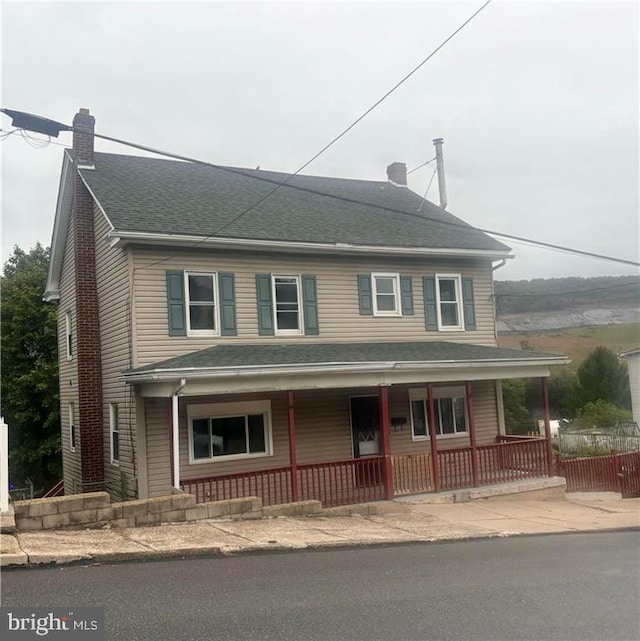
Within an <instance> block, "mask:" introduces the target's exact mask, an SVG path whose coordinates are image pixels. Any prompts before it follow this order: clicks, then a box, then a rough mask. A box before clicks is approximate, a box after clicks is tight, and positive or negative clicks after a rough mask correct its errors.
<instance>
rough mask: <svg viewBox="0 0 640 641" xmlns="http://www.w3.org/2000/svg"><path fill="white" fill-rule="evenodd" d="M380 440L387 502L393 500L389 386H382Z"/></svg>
mask: <svg viewBox="0 0 640 641" xmlns="http://www.w3.org/2000/svg"><path fill="white" fill-rule="evenodd" d="M380 438H381V441H382V456H383V457H384V461H383V463H384V490H385V496H386V498H387V500H389V501H390V500H391V499H393V466H392V464H391V430H390V428H389V386H388V385H381V386H380Z"/></svg>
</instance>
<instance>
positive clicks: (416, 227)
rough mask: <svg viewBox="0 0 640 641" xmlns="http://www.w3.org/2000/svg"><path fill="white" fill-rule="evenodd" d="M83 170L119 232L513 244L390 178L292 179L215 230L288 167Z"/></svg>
mask: <svg viewBox="0 0 640 641" xmlns="http://www.w3.org/2000/svg"><path fill="white" fill-rule="evenodd" d="M80 173H81V174H82V177H83V178H84V179H85V181H86V182H87V184H88V185H89V187H90V188H91V191H92V192H93V194H94V195H95V197H96V198H97V200H98V201H99V203H100V204H101V206H102V207H103V209H104V211H105V212H106V214H107V216H108V217H109V219H110V220H111V222H112V224H113V225H114V227H115V229H116V230H117V231H120V232H124V231H128V232H147V233H151V232H153V233H165V234H187V235H196V236H218V237H226V238H242V239H254V240H271V241H289V242H311V243H332V244H333V243H350V244H355V245H374V246H397V247H424V248H439V249H451V248H455V249H471V250H489V251H498V252H503V251H507V250H508V249H509V248H508V247H506V246H505V245H503V244H502V243H500V242H498V241H497V240H494V239H493V238H491V237H490V236H487V235H486V234H484V233H482V232H480V231H478V230H476V229H475V228H473V227H471V226H470V225H468V224H467V223H465V222H463V221H462V220H460V219H459V218H457V217H455V216H453V215H452V214H450V213H448V212H446V211H444V210H443V209H440V208H439V207H437V206H436V205H434V204H433V203H430V202H429V201H423V199H422V198H421V197H420V196H419V195H418V194H416V193H414V192H412V191H411V190H409V189H407V188H404V187H397V186H395V185H393V184H391V183H388V182H381V181H371V180H349V179H343V178H326V177H318V176H302V175H299V176H294V177H293V178H291V180H290V182H289V183H287V184H286V185H285V186H283V187H281V188H280V189H278V191H276V192H275V193H274V194H273V195H272V196H270V197H269V198H267V199H266V200H265V201H264V202H263V203H261V204H260V205H258V206H257V207H255V208H254V209H252V210H251V211H250V212H248V213H247V214H246V215H244V216H242V217H241V218H240V219H239V220H238V221H237V222H234V223H232V224H230V225H229V226H228V227H225V228H224V229H223V230H222V231H220V232H218V230H220V228H221V227H222V226H223V225H225V224H227V223H229V222H230V221H231V220H233V218H234V217H236V216H238V215H239V214H241V213H242V212H243V211H245V210H246V209H248V208H249V207H251V206H252V205H254V204H255V203H256V202H257V201H258V200H260V198H262V197H264V196H265V195H266V194H268V193H269V192H270V191H271V190H273V188H274V186H275V185H277V184H280V183H282V182H283V181H284V180H285V179H286V178H288V177H289V174H283V173H277V172H272V171H262V170H249V169H237V168H226V170H225V169H217V168H212V167H207V166H202V165H197V164H191V163H186V162H179V161H174V160H158V159H154V158H141V157H136V156H122V155H116V154H104V153H96V154H95V169H93V170H90V169H81V170H80ZM257 178H258V179H257ZM312 192H322V194H327V195H319V194H317V193H312ZM350 201H358V203H355V202H350ZM360 202H362V203H365V204H359V203H360ZM421 205H422V209H421V211H420V212H419V213H418V209H419V208H420V207H421ZM380 207H382V208H387V209H386V210H385V209H380ZM389 210H398V211H389ZM399 212H406V213H399ZM407 214H410V215H407Z"/></svg>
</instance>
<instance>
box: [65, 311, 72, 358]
mask: <svg viewBox="0 0 640 641" xmlns="http://www.w3.org/2000/svg"><path fill="white" fill-rule="evenodd" d="M64 330H65V340H66V346H67V360H68V361H70V360H72V359H73V335H72V333H71V314H70V313H69V312H66V313H65V315H64Z"/></svg>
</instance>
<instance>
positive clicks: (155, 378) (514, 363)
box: [124, 356, 571, 384]
mask: <svg viewBox="0 0 640 641" xmlns="http://www.w3.org/2000/svg"><path fill="white" fill-rule="evenodd" d="M570 362H571V359H569V358H568V357H567V356H547V357H541V358H526V359H513V360H496V359H480V360H474V361H383V362H369V363H357V364H354V363H325V364H320V363H313V364H310V365H308V366H300V365H299V364H295V365H281V364H278V365H262V366H259V367H256V366H254V365H243V366H239V367H231V368H230V367H207V368H202V367H183V368H167V369H154V370H149V371H145V372H125V374H124V379H125V381H126V382H127V383H131V384H135V383H162V382H170V381H175V380H177V379H187V378H190V379H192V380H194V379H205V378H231V377H235V378H244V377H251V376H276V375H314V374H331V373H336V374H339V373H351V372H390V371H411V370H416V369H419V370H422V369H432V370H434V369H435V370H443V369H468V368H469V367H474V366H476V365H478V366H482V367H494V368H499V367H505V366H511V367H523V366H524V367H526V366H534V365H537V366H540V365H548V366H551V365H566V364H568V363H570Z"/></svg>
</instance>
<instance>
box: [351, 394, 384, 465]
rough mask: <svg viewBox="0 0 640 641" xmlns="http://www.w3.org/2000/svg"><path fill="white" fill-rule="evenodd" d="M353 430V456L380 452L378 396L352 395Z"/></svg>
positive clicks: (375, 454)
mask: <svg viewBox="0 0 640 641" xmlns="http://www.w3.org/2000/svg"><path fill="white" fill-rule="evenodd" d="M349 405H350V410H351V432H352V434H353V457H354V458H360V457H361V456H377V455H379V454H380V404H379V401H378V397H377V396H352V397H351V398H350V399H349Z"/></svg>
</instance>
